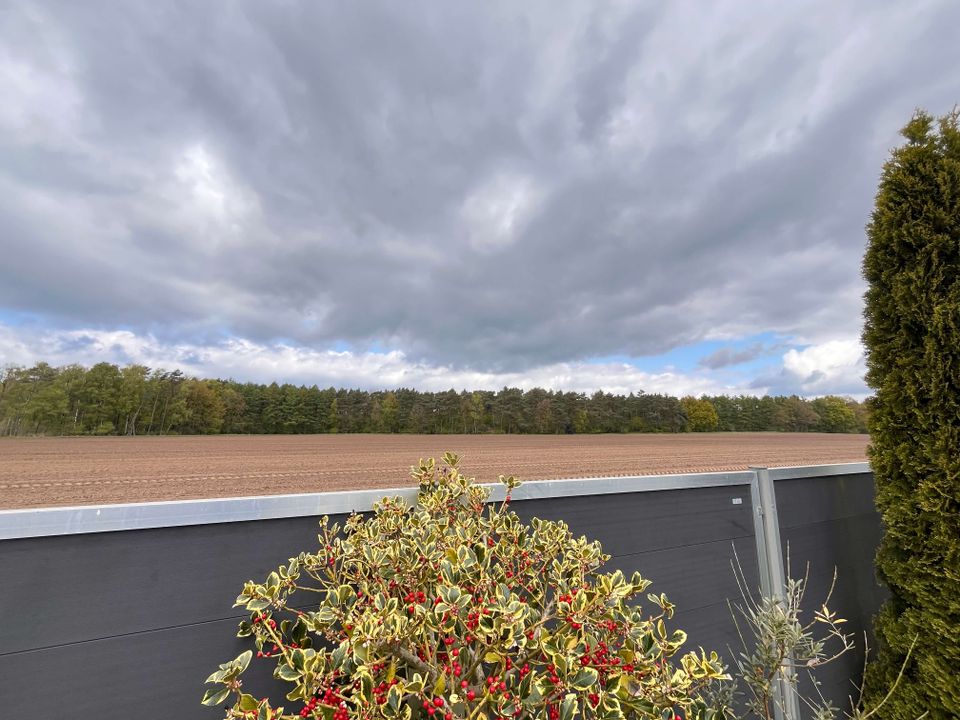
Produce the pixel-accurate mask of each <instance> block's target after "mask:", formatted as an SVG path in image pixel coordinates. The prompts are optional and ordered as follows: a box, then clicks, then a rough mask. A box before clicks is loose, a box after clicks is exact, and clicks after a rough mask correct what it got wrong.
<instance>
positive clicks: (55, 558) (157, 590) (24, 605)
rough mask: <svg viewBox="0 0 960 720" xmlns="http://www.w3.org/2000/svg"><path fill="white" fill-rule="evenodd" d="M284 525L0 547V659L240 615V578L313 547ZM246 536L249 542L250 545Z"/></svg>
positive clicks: (308, 528)
mask: <svg viewBox="0 0 960 720" xmlns="http://www.w3.org/2000/svg"><path fill="white" fill-rule="evenodd" d="M316 528H317V520H316V519H315V518H290V519H284V520H263V521H258V522H248V523H223V524H218V525H191V526H186V527H176V528H157V529H153V530H136V531H131V532H108V533H97V534H90V535H63V536H54V537H43V538H29V539H22V540H5V541H3V542H2V544H0V547H2V552H0V578H3V582H4V586H3V588H2V590H0V613H2V615H3V617H17V618H20V619H22V620H23V622H17V623H0V653H9V652H17V651H20V650H27V649H34V648H43V647H51V646H54V645H63V644H68V643H76V642H83V641H87V640H93V639H101V638H106V637H113V636H116V635H125V634H129V633H134V632H143V631H147V630H160V629H164V628H170V627H176V626H181V625H185V624H189V623H200V622H209V621H212V620H221V619H224V618H228V617H240V612H239V611H238V610H237V609H231V607H230V606H231V605H232V603H233V600H234V598H236V596H237V594H238V593H239V591H240V589H241V588H242V585H243V581H244V580H247V579H253V578H261V577H264V576H266V574H267V573H268V572H270V570H273V569H275V568H276V566H277V565H279V564H280V562H282V561H283V560H284V559H285V558H287V557H288V556H289V555H291V554H296V553H297V552H299V551H300V550H304V549H307V548H313V547H315V545H316V536H317V532H316ZM254 537H255V538H256V541H253V540H252V538H254Z"/></svg>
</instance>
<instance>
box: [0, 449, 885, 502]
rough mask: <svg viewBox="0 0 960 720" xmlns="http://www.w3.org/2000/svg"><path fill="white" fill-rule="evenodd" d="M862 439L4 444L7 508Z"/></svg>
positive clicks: (286, 489) (649, 471)
mask: <svg viewBox="0 0 960 720" xmlns="http://www.w3.org/2000/svg"><path fill="white" fill-rule="evenodd" d="M868 439H869V438H868V437H867V436H866V435H825V434H813V433H802V434H801V433H795V434H783V433H712V434H691V435H580V436H577V435H566V436H562V435H557V436H555V435H268V436H264V435H254V436H212V437H178V438H174V437H143V438H35V439H34V438H30V439H5V440H2V441H0V508H25V507H43V506H52V505H86V504H101V503H120V502H146V501H155V500H179V499H187V498H209V497H236V496H248V495H276V494H284V493H303V492H325V491H330V490H352V489H361V488H395V487H401V486H404V485H410V484H411V482H412V481H411V480H410V477H409V469H410V466H411V465H412V464H414V463H416V462H417V460H418V458H420V457H428V456H434V457H439V456H440V455H442V454H443V452H444V451H445V450H452V451H454V452H457V453H460V454H461V455H463V463H462V469H463V471H464V472H465V473H467V474H469V475H473V476H476V477H477V479H478V480H480V481H492V480H495V479H496V477H497V476H498V475H499V474H500V473H504V474H513V475H517V476H518V477H520V478H522V479H525V480H537V479H553V478H573V477H601V476H611V475H654V474H662V473H679V472H710V471H716V470H742V469H745V468H747V467H748V466H750V465H766V466H770V467H773V466H785V465H821V464H828V463H839V462H858V461H863V460H864V459H865V458H866V447H867V442H868Z"/></svg>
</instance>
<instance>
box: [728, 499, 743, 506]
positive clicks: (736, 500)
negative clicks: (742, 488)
mask: <svg viewBox="0 0 960 720" xmlns="http://www.w3.org/2000/svg"><path fill="white" fill-rule="evenodd" d="M730 502H732V503H733V504H734V505H743V498H733V500H731V501H730Z"/></svg>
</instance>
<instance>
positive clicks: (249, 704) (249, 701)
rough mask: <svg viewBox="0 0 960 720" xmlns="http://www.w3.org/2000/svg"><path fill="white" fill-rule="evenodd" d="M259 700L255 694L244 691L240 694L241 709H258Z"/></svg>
mask: <svg viewBox="0 0 960 720" xmlns="http://www.w3.org/2000/svg"><path fill="white" fill-rule="evenodd" d="M259 704H260V703H259V701H258V700H257V699H256V698H255V697H254V696H253V695H249V694H247V693H243V694H242V695H241V696H240V702H239V705H240V709H241V710H244V711H250V710H256V709H257V706H258V705H259Z"/></svg>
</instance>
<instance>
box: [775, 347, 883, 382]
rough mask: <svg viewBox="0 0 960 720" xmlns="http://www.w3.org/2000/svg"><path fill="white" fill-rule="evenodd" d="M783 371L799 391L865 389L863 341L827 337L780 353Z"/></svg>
mask: <svg viewBox="0 0 960 720" xmlns="http://www.w3.org/2000/svg"><path fill="white" fill-rule="evenodd" d="M783 369H784V374H785V376H786V377H787V378H789V380H790V381H791V382H792V383H794V384H795V385H796V386H797V387H798V388H799V392H800V394H802V395H826V394H839V395H854V396H857V397H863V396H864V395H865V394H866V393H867V389H866V386H865V385H864V382H863V375H864V373H865V372H866V364H865V359H864V351H863V345H861V343H860V340H859V339H856V338H843V339H837V340H828V341H826V342H823V343H820V344H817V345H811V346H809V347H807V348H804V349H802V350H797V349H791V350H788V351H787V352H786V353H785V354H784V356H783Z"/></svg>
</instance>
